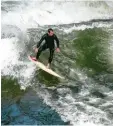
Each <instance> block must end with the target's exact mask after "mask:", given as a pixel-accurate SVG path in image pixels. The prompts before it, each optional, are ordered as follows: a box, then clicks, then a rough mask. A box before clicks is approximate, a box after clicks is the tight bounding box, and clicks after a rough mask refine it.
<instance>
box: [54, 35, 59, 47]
mask: <svg viewBox="0 0 113 126" xmlns="http://www.w3.org/2000/svg"><path fill="white" fill-rule="evenodd" d="M54 39H55V40H56V44H57V48H59V39H58V38H57V36H56V35H55V36H54Z"/></svg>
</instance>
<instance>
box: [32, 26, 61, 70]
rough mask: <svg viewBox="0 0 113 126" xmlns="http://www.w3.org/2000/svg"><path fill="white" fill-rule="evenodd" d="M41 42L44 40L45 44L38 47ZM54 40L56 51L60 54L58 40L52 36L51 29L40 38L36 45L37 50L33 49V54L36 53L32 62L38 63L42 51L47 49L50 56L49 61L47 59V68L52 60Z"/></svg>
mask: <svg viewBox="0 0 113 126" xmlns="http://www.w3.org/2000/svg"><path fill="white" fill-rule="evenodd" d="M43 40H45V43H44V44H43V45H42V46H40V45H41V43H42V42H43ZM54 40H55V41H56V45H57V48H56V51H57V52H60V49H59V40H58V38H57V36H56V35H55V34H54V31H53V29H51V28H50V29H48V33H46V34H44V35H43V36H42V38H41V39H40V41H39V42H38V44H37V48H36V49H35V52H36V53H37V55H36V58H35V59H34V60H36V61H38V59H39V56H40V54H41V52H42V51H44V50H45V49H49V51H50V55H49V59H48V64H47V68H49V67H50V64H51V62H52V60H53V54H54V50H55V45H54Z"/></svg>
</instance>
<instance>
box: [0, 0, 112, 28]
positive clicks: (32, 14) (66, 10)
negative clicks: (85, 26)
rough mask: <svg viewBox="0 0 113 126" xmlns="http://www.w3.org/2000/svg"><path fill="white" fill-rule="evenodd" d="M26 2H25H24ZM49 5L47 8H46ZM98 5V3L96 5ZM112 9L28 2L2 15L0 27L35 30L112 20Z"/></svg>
mask: <svg viewBox="0 0 113 126" xmlns="http://www.w3.org/2000/svg"><path fill="white" fill-rule="evenodd" d="M26 2H27V1H26ZM48 4H49V7H48ZM97 4H98V3H97ZM112 17H113V9H112V7H105V5H100V7H98V8H97V7H93V6H91V7H90V6H89V5H87V4H86V2H65V3H64V2H39V1H33V2H28V6H26V5H25V3H24V2H23V4H20V7H17V8H15V9H14V10H12V11H9V12H7V13H5V14H2V20H1V22H2V25H3V24H11V25H16V26H17V27H19V28H21V29H26V28H29V27H30V28H33V27H34V28H36V27H38V24H39V25H52V24H54V25H58V24H68V23H77V22H80V21H88V20H91V19H98V18H101V19H102V18H103V19H104V18H112Z"/></svg>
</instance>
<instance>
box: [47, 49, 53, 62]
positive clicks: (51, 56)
mask: <svg viewBox="0 0 113 126" xmlns="http://www.w3.org/2000/svg"><path fill="white" fill-rule="evenodd" d="M49 51H50V55H49V59H48V64H51V62H52V60H53V55H54V49H49Z"/></svg>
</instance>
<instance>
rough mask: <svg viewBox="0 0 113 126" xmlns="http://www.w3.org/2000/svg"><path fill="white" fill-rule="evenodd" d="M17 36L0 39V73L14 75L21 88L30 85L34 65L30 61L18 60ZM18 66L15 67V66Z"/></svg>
mask: <svg viewBox="0 0 113 126" xmlns="http://www.w3.org/2000/svg"><path fill="white" fill-rule="evenodd" d="M18 42H19V41H18V39H17V38H7V39H1V49H0V51H1V53H0V54H1V71H2V75H10V76H13V77H16V78H17V79H18V80H19V83H20V84H21V85H22V87H21V88H22V89H25V87H27V86H29V85H30V81H31V79H32V77H33V73H34V71H35V70H34V69H35V65H33V64H32V63H31V62H30V61H29V62H28V61H19V57H20V53H19V52H20V51H21V49H18V46H17V45H18V44H19V43H18ZM18 66H19V67H20V66H22V67H20V68H19V69H15V67H18Z"/></svg>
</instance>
